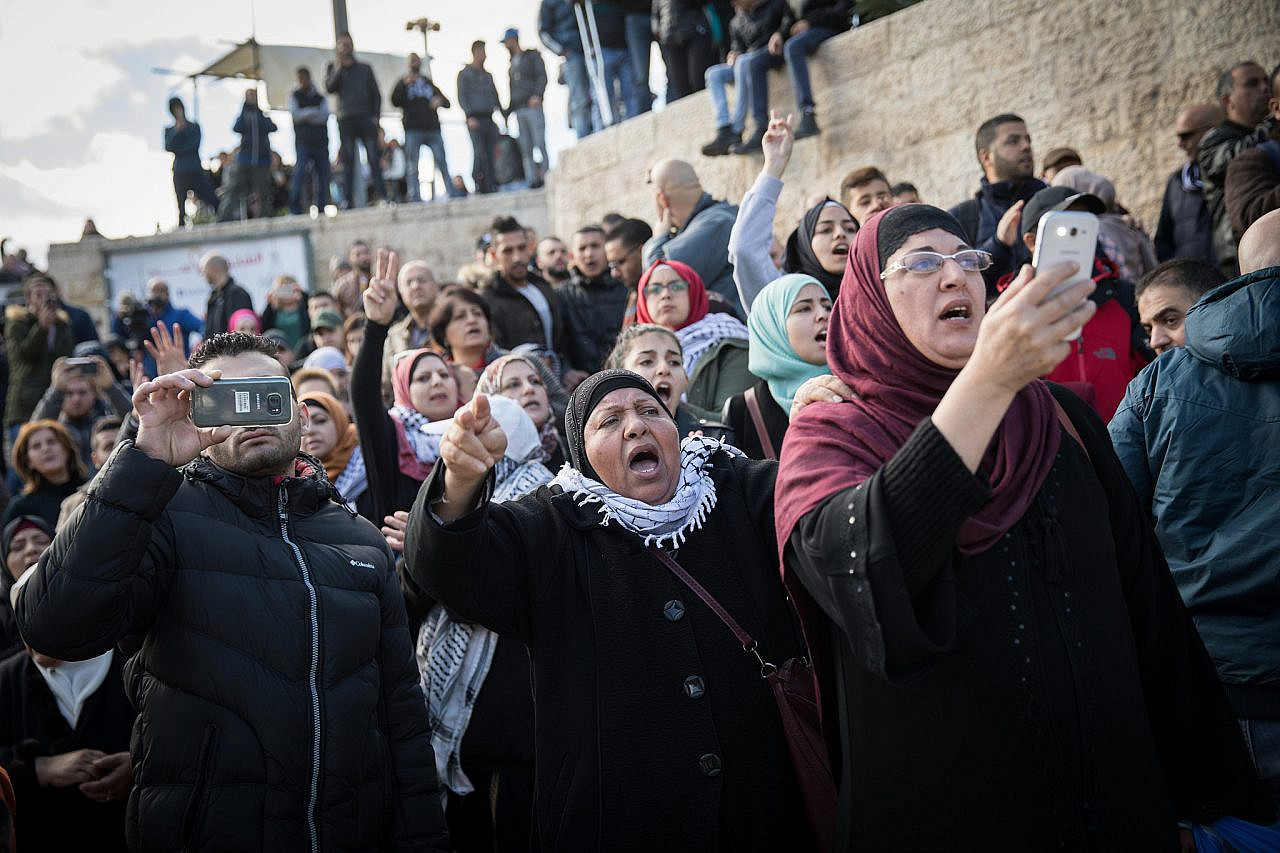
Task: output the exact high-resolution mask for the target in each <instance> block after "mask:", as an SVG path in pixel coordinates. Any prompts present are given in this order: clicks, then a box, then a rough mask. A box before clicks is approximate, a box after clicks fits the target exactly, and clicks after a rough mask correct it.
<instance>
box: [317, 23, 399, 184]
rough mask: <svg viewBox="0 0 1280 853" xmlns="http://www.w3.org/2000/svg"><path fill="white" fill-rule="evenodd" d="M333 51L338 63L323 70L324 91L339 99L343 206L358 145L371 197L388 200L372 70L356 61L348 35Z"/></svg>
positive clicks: (378, 100) (340, 38) (378, 102)
mask: <svg viewBox="0 0 1280 853" xmlns="http://www.w3.org/2000/svg"><path fill="white" fill-rule="evenodd" d="M335 52H336V54H337V62H330V63H329V64H328V66H326V68H325V73H324V88H325V91H326V92H328V93H329V94H331V95H337V96H338V144H339V145H340V146H341V147H340V153H339V156H340V157H341V159H342V197H343V205H344V206H345V207H351V206H352V202H351V199H352V197H353V196H352V192H353V191H354V189H355V178H356V173H357V171H358V169H357V164H356V143H357V142H359V143H360V144H361V145H363V146H364V154H365V157H366V158H367V159H368V161H369V171H370V173H371V174H372V176H373V193H372V197H373V198H379V199H381V198H386V197H387V193H386V189H385V188H384V187H383V185H382V166H381V165H380V160H381V157H382V152H380V151H379V150H378V116H379V115H380V114H381V112H382V93H381V92H379V91H378V81H377V79H376V78H375V77H374V76H373V69H372V68H370V67H369V66H368V65H366V64H365V63H363V62H357V61H356V57H355V45H354V44H353V42H352V41H351V34H350V33H342V34H341V35H339V36H338V43H337V47H336V50H335Z"/></svg>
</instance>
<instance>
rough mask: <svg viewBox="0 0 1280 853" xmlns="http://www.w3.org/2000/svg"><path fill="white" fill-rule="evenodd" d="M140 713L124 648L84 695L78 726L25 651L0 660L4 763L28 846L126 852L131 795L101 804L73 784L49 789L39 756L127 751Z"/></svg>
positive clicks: (22, 838)
mask: <svg viewBox="0 0 1280 853" xmlns="http://www.w3.org/2000/svg"><path fill="white" fill-rule="evenodd" d="M135 716H136V714H135V713H134V710H133V707H132V706H131V705H130V704H129V700H128V699H126V698H125V695H124V658H123V656H122V655H120V654H119V653H118V652H117V653H116V654H114V655H113V656H112V659H111V668H110V669H109V670H108V671H107V677H106V678H105V679H104V680H103V682H102V684H101V686H99V687H98V689H97V690H96V691H94V693H93V695H92V696H90V697H89V698H88V699H86V700H85V703H84V707H83V708H82V709H81V710H80V716H79V718H78V719H77V720H76V727H75V730H74V731H73V730H72V729H71V726H69V725H68V724H67V720H66V718H65V717H63V716H62V714H61V712H59V711H58V703H57V700H56V699H54V697H53V693H52V692H50V690H49V685H48V684H46V683H45V680H44V678H43V677H42V676H41V675H40V671H39V670H38V669H36V665H35V661H33V660H32V659H31V656H30V655H28V654H27V653H26V651H25V650H24V651H21V652H18V653H17V654H14V655H11V656H10V657H9V658H8V659H6V660H5V661H4V662H3V663H0V764H2V765H3V766H4V769H5V770H6V771H8V773H9V779H10V780H11V781H12V782H13V791H14V796H15V798H16V800H17V803H18V811H17V816H16V818H17V819H16V825H17V830H18V840H19V841H20V842H21V844H22V849H24V850H48V851H58V850H68V851H70V850H75V851H83V853H93V852H94V851H103V853H106V851H110V853H125V851H126V850H127V849H128V848H127V846H126V845H125V837H124V812H125V801H124V800H116V801H113V802H109V803H99V802H97V801H96V800H91V799H89V798H88V797H86V796H85V795H84V794H82V793H80V790H79V788H77V787H75V786H70V787H66V788H52V787H43V786H41V785H40V784H39V783H38V782H37V781H36V773H35V761H36V759H37V758H42V757H46V756H50V755H61V754H63V753H64V752H74V751H75V750H78V749H96V750H99V751H101V752H105V753H106V754H108V755H111V754H113V753H116V752H125V751H126V750H128V749H129V732H130V730H131V729H132V728H133V722H134V717H135Z"/></svg>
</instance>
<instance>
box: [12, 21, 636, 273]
mask: <svg viewBox="0 0 1280 853" xmlns="http://www.w3.org/2000/svg"><path fill="white" fill-rule="evenodd" d="M55 9H56V13H55V12H53V11H51V10H55ZM537 9H538V2H537V0H484V2H453V0H450V2H444V3H422V2H414V0H348V2H347V17H348V26H349V29H350V30H351V33H352V37H353V39H354V41H355V45H356V52H357V54H359V52H360V50H361V49H365V50H369V51H377V52H386V53H397V54H401V55H406V54H408V53H409V52H411V51H416V52H418V53H421V52H422V46H423V42H422V34H421V33H420V32H418V31H411V32H409V31H406V30H405V22H406V21H408V20H410V19H414V18H419V17H421V16H423V15H424V14H426V15H427V16H428V17H432V18H433V19H435V20H438V21H439V22H440V24H441V31H440V32H438V33H432V34H431V41H430V45H431V56H432V65H431V71H432V74H433V77H434V78H435V79H436V81H437V82H438V83H439V84H440V85H441V88H442V89H443V90H444V91H445V93H446V94H447V95H448V96H449V97H450V98H451V99H452V98H453V96H454V94H455V83H454V81H455V79H456V77H457V72H458V70H459V69H460V68H461V67H462V65H463V64H465V63H466V62H467V61H469V60H470V49H469V48H470V44H471V42H472V41H473V40H474V39H477V38H483V39H485V40H486V41H487V42H488V43H489V51H488V53H489V60H488V63H487V68H488V69H489V71H490V72H491V73H492V74H493V75H494V79H495V81H496V82H497V86H498V91H499V93H500V94H501V95H502V97H503V100H504V102H505V100H506V94H507V92H506V90H507V86H506V80H507V65H508V57H507V53H506V51H505V50H504V49H503V48H502V46H501V44H499V42H498V39H499V38H501V35H502V32H503V30H504V29H505V28H506V27H508V26H514V27H517V28H518V29H519V30H520V32H521V42H522V43H523V44H524V46H525V47H533V46H536V45H537V34H536V19H537ZM215 10H216V11H217V13H216V14H213V12H214V11H215ZM0 22H2V23H0V81H3V82H0V98H2V103H3V104H4V114H5V117H4V119H3V120H0V199H3V200H4V201H3V204H0V236H5V237H9V238H11V239H12V241H13V242H12V243H11V244H10V245H9V247H8V248H9V250H10V251H12V250H14V249H15V248H17V247H19V246H24V247H26V248H27V250H28V251H29V253H30V254H31V257H32V259H33V260H35V262H36V263H37V264H41V265H42V264H43V263H44V262H45V260H46V258H47V248H48V244H49V243H51V242H54V243H61V242H74V241H75V240H77V239H79V237H80V232H81V228H82V227H83V225H84V220H85V219H86V218H87V217H88V218H92V219H93V220H94V222H95V224H96V225H97V228H98V230H99V232H101V233H102V234H103V235H104V236H107V237H124V236H129V235H145V234H152V233H155V232H156V230H157V228H159V229H161V230H165V231H168V230H171V229H173V228H174V227H176V225H177V208H176V204H175V201H174V197H173V183H172V171H171V163H172V157H171V155H169V154H168V153H166V152H165V150H164V127H165V125H167V124H169V123H170V121H171V119H170V117H169V115H168V112H167V111H166V107H165V104H166V101H167V100H168V98H169V97H170V96H171V95H178V96H179V97H181V98H182V99H183V100H184V101H186V102H187V104H188V109H190V102H191V83H190V81H189V80H187V79H186V78H185V77H183V76H182V73H190V72H192V71H195V70H198V69H200V68H203V67H205V66H206V65H208V64H209V63H210V62H212V61H213V60H214V59H216V58H217V57H219V56H221V55H222V54H223V53H225V52H226V51H228V50H230V49H231V47H232V46H233V45H234V44H235V43H237V42H240V41H243V40H244V39H245V38H247V37H248V36H249V35H250V34H251V33H254V34H256V37H257V39H258V41H259V42H260V43H262V44H294V45H306V46H313V47H329V46H331V45H332V44H333V16H332V6H331V3H330V0H221V2H219V3H217V4H200V5H199V6H197V5H194V4H190V3H157V2H155V0H57V2H55V3H52V4H51V3H49V2H47V0H0ZM544 59H545V60H546V62H547V73H548V76H549V77H550V78H551V79H552V81H554V80H555V75H556V69H557V65H558V60H556V59H555V58H554V57H552V56H550V55H547V54H546V53H545V52H544ZM655 64H656V63H655ZM153 69H174V70H176V71H177V72H182V73H175V74H161V73H155V71H154V70H153ZM313 73H315V74H316V75H317V76H319V73H322V72H320V71H318V70H316V69H313ZM379 85H380V86H381V88H382V89H383V97H384V98H386V97H387V95H388V93H389V92H390V89H391V86H392V85H393V81H390V80H386V81H384V80H379ZM244 90H245V82H244V81H236V80H229V81H213V80H209V79H202V80H201V82H200V105H199V106H200V113H199V121H200V124H201V128H202V131H203V135H204V142H203V146H202V149H201V154H202V156H204V157H206V158H209V157H212V156H213V155H215V154H217V152H218V151H220V150H225V149H230V148H232V147H233V146H235V145H236V144H237V143H238V141H239V140H238V137H237V136H236V135H235V134H233V133H232V132H231V125H232V123H233V122H234V121H235V117H236V115H237V114H238V112H239V109H240V105H241V103H242V100H243V96H244ZM566 101H567V90H566V89H564V87H557V86H556V85H555V84H554V82H553V83H552V85H551V86H550V87H549V88H548V92H547V99H546V106H545V108H546V113H547V141H548V145H549V147H550V148H551V149H552V157H553V159H554V156H555V151H557V150H558V149H560V148H562V147H565V146H567V145H570V144H572V141H573V137H572V134H571V131H570V130H569V129H568V127H567V126H566V119H565V114H566V111H567V110H566V107H567V104H566ZM286 106H287V105H286ZM441 117H442V119H443V121H444V133H445V142H446V145H447V148H448V153H449V166H450V169H451V170H452V171H453V172H454V173H455V174H463V175H466V176H467V177H468V178H469V177H470V172H471V145H470V141H469V138H468V136H467V134H466V130H465V126H464V125H463V121H462V117H461V114H460V113H459V112H458V111H457V110H456V109H454V110H449V111H444V112H442V113H441ZM272 118H273V119H274V120H275V122H276V124H277V125H278V126H279V127H280V130H279V131H278V132H277V133H275V134H273V135H272V144H273V147H274V148H275V149H276V150H277V151H279V152H280V153H281V154H282V155H283V156H284V157H285V159H286V160H287V161H292V160H293V134H292V130H291V125H290V122H289V119H288V113H287V112H286V113H273V114H272ZM513 125H514V121H513ZM383 126H384V128H386V129H387V131H388V132H389V133H390V134H391V135H392V136H395V137H399V138H401V139H402V138H403V136H402V133H401V128H400V125H399V123H398V121H395V120H385V119H384V121H383ZM331 153H336V144H335V146H334V148H333V149H332V150H331ZM422 157H423V161H422V165H423V168H424V169H425V168H427V167H426V162H428V161H427V158H428V157H429V154H428V153H427V152H426V151H424V152H423V155H422Z"/></svg>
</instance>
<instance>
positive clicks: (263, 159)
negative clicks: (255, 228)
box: [218, 88, 276, 222]
mask: <svg viewBox="0 0 1280 853" xmlns="http://www.w3.org/2000/svg"><path fill="white" fill-rule="evenodd" d="M231 129H232V130H233V131H235V132H236V133H238V134H240V147H239V149H238V150H237V152H236V166H235V169H234V170H233V171H232V172H231V180H230V183H229V184H228V186H227V188H226V190H225V191H224V192H223V194H222V201H221V202H220V203H219V204H218V221H219V222H228V221H230V220H232V219H239V218H242V215H243V218H244V219H249V218H251V216H250V210H249V207H248V202H249V199H250V197H252V196H256V197H257V200H258V216H260V217H261V216H270V215H271V212H272V211H271V193H272V185H271V141H270V139H269V138H268V137H269V135H270V134H272V133H274V132H275V131H276V123H275V122H273V121H272V120H271V118H270V117H269V116H268V115H267V114H266V113H264V112H263V111H262V110H261V109H260V108H259V107H258V90H257V89H256V88H252V89H246V90H245V93H244V106H243V107H242V108H241V110H240V115H239V116H238V117H237V118H236V123H235V125H233V126H232V128H231Z"/></svg>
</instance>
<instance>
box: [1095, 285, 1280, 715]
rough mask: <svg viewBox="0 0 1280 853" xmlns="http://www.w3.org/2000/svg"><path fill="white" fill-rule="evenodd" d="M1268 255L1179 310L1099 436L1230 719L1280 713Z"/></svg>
mask: <svg viewBox="0 0 1280 853" xmlns="http://www.w3.org/2000/svg"><path fill="white" fill-rule="evenodd" d="M1277 316H1280V267H1271V268H1269V269H1263V270H1258V271H1257V272H1254V273H1250V274H1249V275H1244V276H1240V277H1239V278H1236V279H1234V280H1232V281H1229V282H1227V283H1226V284H1224V285H1222V286H1220V287H1217V288H1214V289H1213V290H1212V291H1210V292H1209V293H1207V294H1205V295H1204V297H1203V298H1201V299H1200V301H1199V302H1198V303H1196V305H1195V306H1194V307H1193V308H1192V309H1191V311H1190V313H1188V314H1187V321H1186V331H1187V345H1186V346H1185V347H1183V348H1181V349H1175V350H1172V351H1169V352H1166V353H1164V354H1163V355H1161V356H1160V357H1159V358H1158V359H1156V360H1155V361H1154V362H1152V363H1151V364H1150V365H1149V366H1148V367H1147V368H1146V369H1145V370H1143V371H1142V373H1140V374H1139V375H1138V377H1137V378H1136V379H1134V380H1133V382H1132V383H1131V384H1130V385H1129V390H1128V392H1127V393H1126V395H1125V398H1124V402H1123V403H1122V404H1121V406H1120V410H1119V411H1118V412H1117V413H1116V416H1115V418H1114V419H1113V420H1112V421H1111V425H1110V431H1111V440H1112V442H1113V443H1114V444H1115V448H1116V453H1117V455H1118V456H1119V457H1120V461H1121V462H1122V463H1123V464H1124V468H1125V471H1126V472H1127V473H1128V475H1129V479H1130V480H1131V481H1132V482H1133V485H1134V488H1135V489H1136V490H1137V492H1138V498H1139V500H1140V501H1142V503H1143V504H1144V505H1145V506H1147V507H1150V509H1151V514H1152V516H1153V518H1154V520H1155V524H1156V534H1157V536H1158V537H1159V539H1160V545H1161V547H1162V548H1163V549H1164V554H1165V557H1166V558H1168V561H1169V568H1170V570H1171V571H1172V572H1173V577H1174V580H1175V581H1177V583H1178V588H1179V590H1180V591H1181V592H1182V597H1183V599H1184V600H1185V601H1186V603H1187V609H1188V610H1189V611H1190V612H1191V616H1192V618H1193V619H1194V620H1195V623H1196V627H1197V628H1198V629H1199V631H1200V636H1201V637H1202V638H1204V644H1205V647H1206V648H1208V650H1209V654H1210V656H1211V657H1212V658H1213V662H1214V664H1215V666H1217V669H1218V675H1219V677H1220V678H1221V679H1222V681H1223V683H1224V684H1225V685H1226V688H1227V695H1228V698H1229V699H1230V700H1231V703H1232V706H1233V707H1234V709H1235V711H1236V714H1237V715H1239V716H1241V717H1262V718H1268V719H1273V720H1275V719H1280V502H1277V501H1276V494H1275V488H1276V483H1277V482H1280V457H1278V456H1277V454H1276V446H1277V435H1280V326H1277V324H1276V322H1275V318H1276V317H1277Z"/></svg>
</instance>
